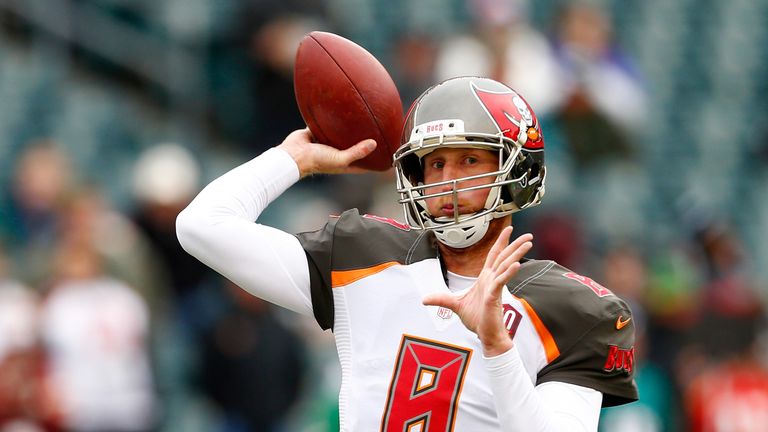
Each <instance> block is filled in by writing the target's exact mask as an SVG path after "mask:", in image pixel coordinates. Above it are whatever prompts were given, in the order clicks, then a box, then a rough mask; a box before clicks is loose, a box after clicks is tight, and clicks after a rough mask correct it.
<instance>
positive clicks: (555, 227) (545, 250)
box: [531, 213, 610, 286]
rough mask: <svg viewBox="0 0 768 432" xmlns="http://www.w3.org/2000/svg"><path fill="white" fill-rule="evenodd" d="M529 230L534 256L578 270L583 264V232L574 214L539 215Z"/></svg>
mask: <svg viewBox="0 0 768 432" xmlns="http://www.w3.org/2000/svg"><path fill="white" fill-rule="evenodd" d="M531 232H532V233H533V235H534V237H535V238H536V245H535V246H534V247H535V251H534V253H535V255H536V257H540V258H539V259H551V260H553V261H557V262H558V263H560V264H562V265H563V266H565V267H568V268H570V269H574V270H580V266H581V265H582V264H584V263H583V260H584V242H583V238H584V233H583V232H582V229H581V226H580V224H579V221H578V220H577V219H576V218H575V217H574V216H571V215H568V214H566V213H550V214H545V215H540V216H538V217H536V218H535V220H534V221H533V222H532V226H531ZM608 286H610V285H608Z"/></svg>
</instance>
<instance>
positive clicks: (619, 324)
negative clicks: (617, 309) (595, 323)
mask: <svg viewBox="0 0 768 432" xmlns="http://www.w3.org/2000/svg"><path fill="white" fill-rule="evenodd" d="M621 318H622V316H621V315H619V318H617V319H616V330H621V329H623V328H624V326H625V325H627V324H629V322H630V321H632V317H629V318H627V319H626V320H622V319H621Z"/></svg>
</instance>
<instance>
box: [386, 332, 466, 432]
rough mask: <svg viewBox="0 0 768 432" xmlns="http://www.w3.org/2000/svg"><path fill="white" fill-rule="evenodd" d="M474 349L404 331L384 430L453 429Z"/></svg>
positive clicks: (389, 396)
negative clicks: (406, 333)
mask: <svg viewBox="0 0 768 432" xmlns="http://www.w3.org/2000/svg"><path fill="white" fill-rule="evenodd" d="M471 357H472V350H470V349H467V348H462V347H458V346H454V345H446V344H444V343H440V342H436V341H432V340H427V339H421V338H417V337H413V336H408V335H403V339H402V341H401V343H400V350H399V352H398V354H397V361H396V363H395V369H394V372H393V374H392V381H391V383H390V384H389V395H388V396H387V405H386V407H385V409H384V415H383V416H382V419H381V429H380V431H381V432H392V431H397V432H426V431H440V432H442V431H446V432H449V431H452V430H453V426H454V422H455V419H456V406H457V405H458V402H459V395H460V393H461V388H462V385H463V383H464V375H465V374H466V372H467V366H468V365H469V360H470V358H471Z"/></svg>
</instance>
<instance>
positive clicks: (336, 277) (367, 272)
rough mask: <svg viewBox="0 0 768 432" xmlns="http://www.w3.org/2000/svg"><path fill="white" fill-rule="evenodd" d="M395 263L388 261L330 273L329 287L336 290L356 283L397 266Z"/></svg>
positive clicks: (397, 263)
mask: <svg viewBox="0 0 768 432" xmlns="http://www.w3.org/2000/svg"><path fill="white" fill-rule="evenodd" d="M399 264H400V263H399V262H397V261H389V262H385V263H382V264H379V265H375V266H373V267H366V268H361V269H355V270H339V271H332V272H331V287H332V288H338V287H342V286H344V285H349V284H351V283H352V282H357V281H359V280H360V279H362V278H365V277H368V276H371V275H374V274H376V273H378V272H380V271H382V270H385V269H388V268H390V267H392V266H396V265H399Z"/></svg>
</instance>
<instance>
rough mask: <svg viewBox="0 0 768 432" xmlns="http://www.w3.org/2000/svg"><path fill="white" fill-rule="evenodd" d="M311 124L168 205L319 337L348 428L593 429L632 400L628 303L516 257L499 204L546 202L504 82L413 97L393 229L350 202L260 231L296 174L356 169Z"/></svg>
mask: <svg viewBox="0 0 768 432" xmlns="http://www.w3.org/2000/svg"><path fill="white" fill-rule="evenodd" d="M375 145H376V143H374V142H372V141H371V140H365V141H361V142H360V143H358V144H357V145H355V146H353V147H351V148H349V149H347V150H344V151H339V150H336V149H334V148H331V147H328V146H325V145H323V144H322V143H313V142H312V136H311V134H310V132H309V131H308V130H306V129H305V130H299V131H295V132H293V133H291V134H290V135H288V136H287V137H286V138H285V140H284V141H283V142H282V143H281V144H280V145H278V146H277V147H276V148H273V149H270V150H268V151H266V152H264V153H263V154H262V155H260V156H258V157H256V158H254V159H253V160H251V161H249V162H246V163H245V164H243V165H241V166H239V167H237V168H234V169H233V170H232V171H230V172H228V173H226V174H224V175H223V176H221V177H219V178H218V179H216V180H214V181H213V182H212V183H211V184H209V185H208V186H207V187H206V188H205V189H204V190H203V191H202V192H200V194H199V195H198V196H197V197H196V198H195V199H194V200H193V202H192V203H191V204H190V205H189V206H188V207H187V208H186V209H185V210H184V211H183V212H182V213H181V214H180V215H179V217H178V220H177V232H178V236H179V240H180V242H181V244H182V246H183V247H184V248H185V250H187V251H188V252H189V253H191V254H192V255H194V256H196V257H197V258H198V259H200V260H201V261H202V262H204V263H206V264H207V265H209V266H210V267H212V268H213V269H215V270H217V271H218V272H220V273H221V274H223V275H224V276H226V277H228V278H229V279H231V280H232V281H233V282H235V283H237V284H238V285H240V286H241V287H242V288H243V289H245V290H247V291H249V292H250V293H252V294H253V295H255V296H258V297H261V298H263V299H265V300H267V301H270V302H272V303H275V304H277V305H280V306H282V307H285V308H288V309H290V310H293V311H295V312H298V313H300V314H305V315H309V316H313V317H314V318H315V320H316V321H317V323H318V324H319V325H320V326H321V327H322V328H323V329H332V331H333V333H334V336H335V340H336V347H337V350H338V355H339V360H340V363H341V369H342V384H341V390H340V394H339V408H340V418H341V430H344V431H386V432H389V431H398V432H403V431H406V432H416V431H421V432H426V431H432V432H434V431H440V432H445V431H470V432H475V431H561V430H568V431H594V430H597V423H598V417H599V414H600V408H601V407H603V406H613V405H619V404H623V403H627V402H631V401H633V400H636V399H637V397H638V395H637V388H636V386H635V383H634V379H633V374H634V346H633V345H634V323H633V321H632V314H631V311H630V310H629V308H628V306H627V305H626V303H624V302H623V301H622V300H621V299H619V298H618V297H616V296H615V295H613V294H612V293H611V291H609V290H608V289H606V288H604V287H603V286H601V285H600V284H598V283H596V282H595V281H593V280H592V279H590V278H588V277H585V276H582V275H579V274H576V273H574V272H572V271H571V270H569V269H566V268H564V267H562V266H560V265H558V264H557V263H555V262H553V261H545V260H527V259H525V258H524V255H525V254H526V252H528V250H530V248H531V245H532V241H533V238H532V236H531V235H529V234H524V235H521V236H519V237H517V238H515V239H514V240H512V241H510V239H511V232H512V227H511V223H512V213H514V212H516V211H519V210H522V209H525V208H528V207H531V206H534V205H536V204H538V203H539V202H540V200H541V198H542V196H543V195H544V183H545V178H546V167H545V165H544V138H543V136H542V134H541V128H540V126H539V124H538V120H537V119H536V116H535V114H534V112H533V111H532V110H531V107H530V106H529V105H528V103H527V102H526V101H525V100H524V99H523V98H522V97H521V96H520V95H518V94H517V93H515V92H514V91H513V90H512V89H510V88H508V87H507V86H505V85H503V84H501V83H499V82H496V81H493V80H490V79H486V78H476V77H461V78H454V79H450V80H447V81H444V82H442V83H440V84H437V85H435V86H433V87H431V88H430V89H428V90H427V91H426V92H424V93H423V94H422V95H421V96H420V97H419V98H418V99H417V100H416V101H415V102H414V104H413V105H412V106H411V109H410V110H409V112H408V115H407V117H406V120H405V125H404V128H403V137H402V140H401V146H400V148H399V149H398V150H397V151H396V153H395V154H394V167H395V173H396V178H397V191H398V193H399V195H400V203H401V204H402V205H403V208H404V217H405V222H404V223H400V222H396V221H393V220H390V219H386V218H381V217H377V216H371V215H361V214H360V213H359V212H358V211H357V210H348V211H346V212H344V213H343V214H341V215H340V216H338V217H331V218H330V219H329V221H328V222H327V224H326V225H325V226H324V227H322V228H321V229H319V230H317V231H314V232H307V233H301V234H298V235H291V234H288V233H285V232H282V231H279V230H277V229H274V228H270V227H267V226H264V225H261V224H259V223H254V222H256V221H257V220H258V217H259V215H260V214H261V212H262V211H263V210H264V209H265V208H266V207H267V206H268V205H269V203H270V202H271V201H272V200H274V199H275V198H276V197H277V196H279V195H280V194H281V193H283V192H284V191H285V190H286V189H287V188H289V187H290V186H291V185H292V184H294V183H295V182H296V181H298V180H299V178H301V177H302V176H306V175H310V174H314V173H342V172H354V171H356V169H355V168H352V167H351V166H350V165H351V164H352V163H353V162H354V161H356V160H358V159H361V158H363V157H365V156H366V155H367V154H369V153H370V152H371V151H372V150H373V149H374V148H375Z"/></svg>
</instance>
